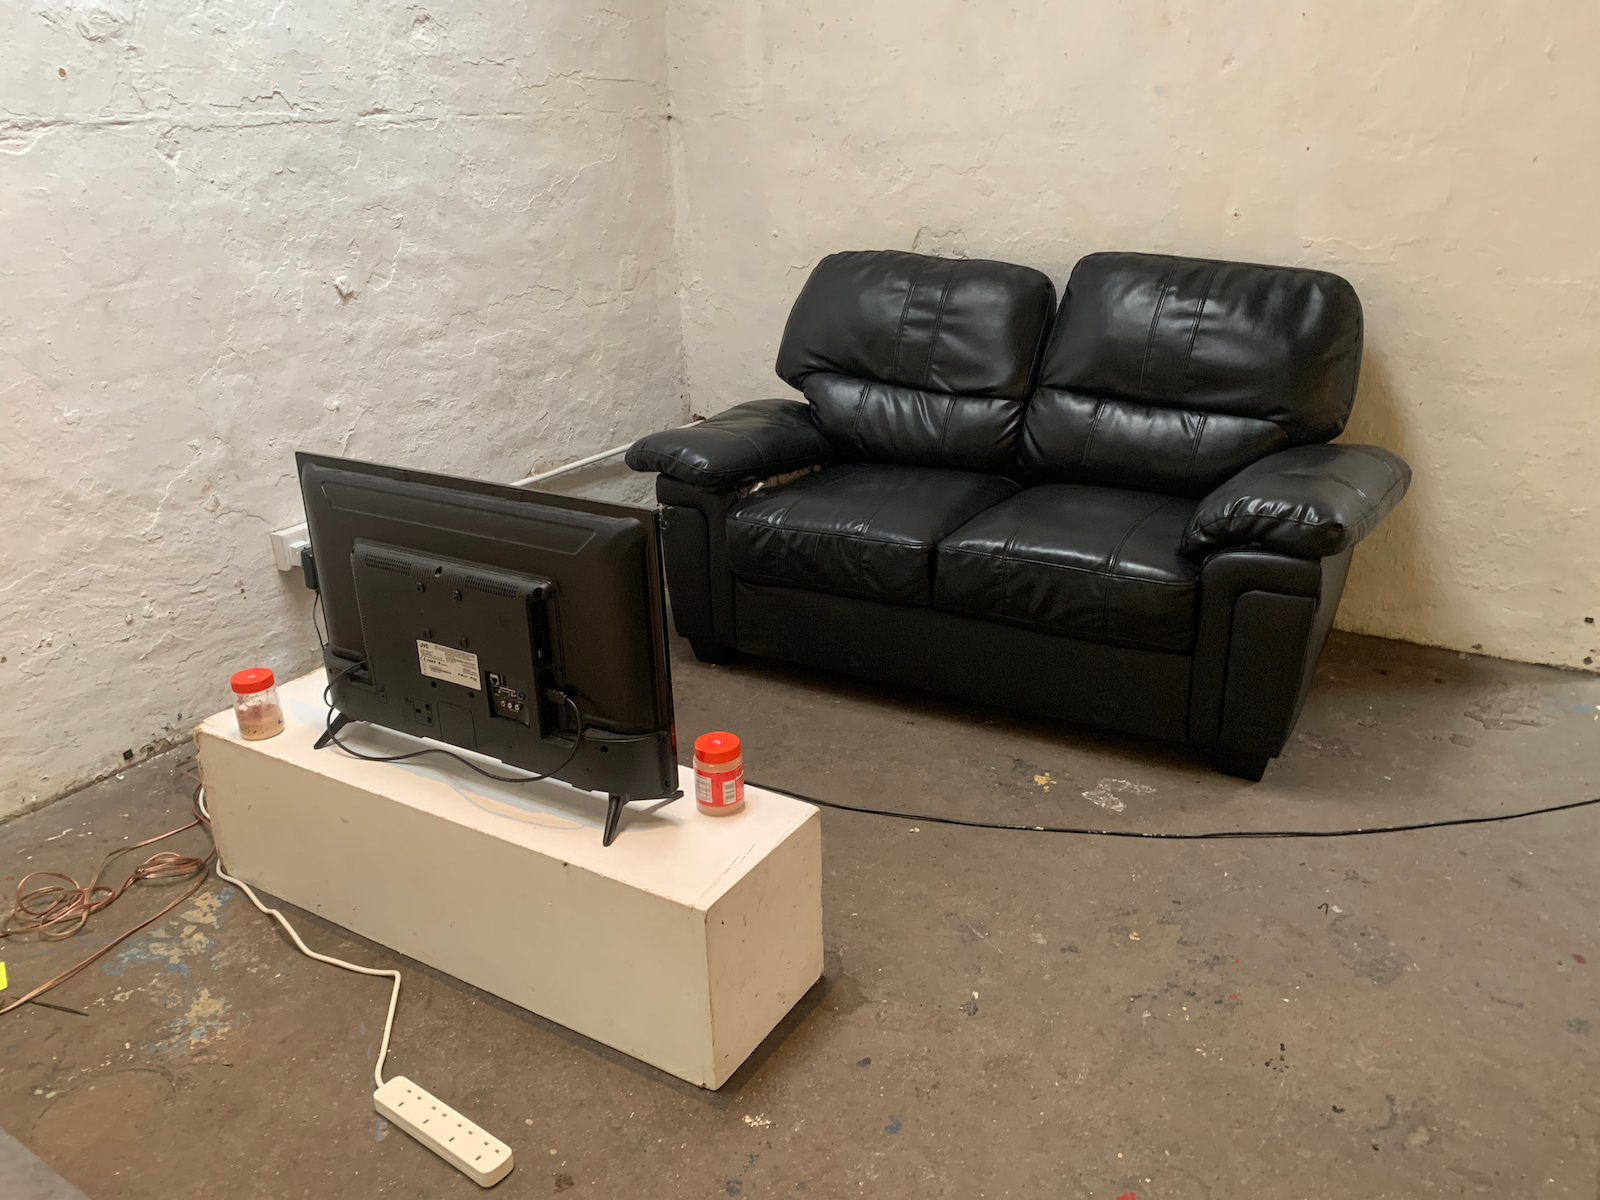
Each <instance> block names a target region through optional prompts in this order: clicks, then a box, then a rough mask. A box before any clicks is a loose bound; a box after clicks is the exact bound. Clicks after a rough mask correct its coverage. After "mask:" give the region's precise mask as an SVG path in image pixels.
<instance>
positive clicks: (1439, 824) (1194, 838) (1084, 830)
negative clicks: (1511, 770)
mask: <svg viewBox="0 0 1600 1200" xmlns="http://www.w3.org/2000/svg"><path fill="white" fill-rule="evenodd" d="M748 782H749V784H750V786H751V787H757V788H763V789H765V790H766V791H769V792H777V793H778V794H779V795H780V796H788V797H789V798H790V799H792V800H804V801H805V802H806V803H807V804H815V805H817V806H818V807H819V808H836V809H838V810H840V811H841V812H853V813H864V814H866V815H867V816H872V817H897V818H899V819H900V820H902V821H921V822H925V823H927V824H930V825H960V826H962V827H964V828H966V829H1009V830H1015V831H1017V832H1019V833H1075V834H1078V835H1080V836H1082V837H1111V838H1146V839H1149V840H1152V841H1167V842H1207V841H1218V840H1243V839H1246V838H1335V837H1363V836H1365V835H1367V834H1373V833H1410V832H1412V831H1414V830H1418V829H1449V828H1451V827H1452V826H1456V825H1491V824H1494V823H1495V822H1497V821H1517V820H1521V819H1522V818H1523V817H1537V816H1542V815H1544V814H1545V813H1556V812H1566V811H1568V810H1569V809H1574V808H1587V807H1588V806H1589V805H1591V804H1600V796H1596V797H1595V798H1594V799H1592V800H1571V801H1568V802H1567V803H1565V804H1551V805H1549V806H1547V807H1545V808H1528V809H1523V810H1521V811H1520V812H1509V813H1494V814H1493V815H1491V816H1487V817H1450V818H1448V819H1447V820H1443V821H1416V822H1413V823H1411V824H1408V825H1373V826H1370V827H1368V828H1365V829H1224V830H1217V831H1215V832H1211V833H1163V832H1156V833H1146V832H1144V831H1142V830H1138V829H1090V828H1088V827H1085V826H1077V825H1014V824H1008V823H1007V822H1004V821H968V820H965V819H963V818H961V817H935V816H929V815H928V814H926V813H909V812H896V811H894V810H893V809H888V808H866V807H864V806H861V805H855V804H840V803H839V802H838V801H836V800H819V799H818V798H817V797H815V796H808V795H806V794H805V793H804V792H795V791H790V790H789V789H788V788H781V787H775V786H773V785H772V784H770V783H757V782H756V781H755V780H754V779H752V780H749V781H748Z"/></svg>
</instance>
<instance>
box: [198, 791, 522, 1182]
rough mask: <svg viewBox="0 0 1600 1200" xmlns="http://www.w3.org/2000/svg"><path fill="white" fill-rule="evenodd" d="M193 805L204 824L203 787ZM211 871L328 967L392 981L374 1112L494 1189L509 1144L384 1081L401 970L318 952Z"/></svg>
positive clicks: (406, 1086) (407, 1086)
mask: <svg viewBox="0 0 1600 1200" xmlns="http://www.w3.org/2000/svg"><path fill="white" fill-rule="evenodd" d="M195 804H196V806H197V807H198V808H199V810H200V813H201V815H202V816H203V817H204V818H205V820H206V821H207V823H209V822H210V820H211V810H210V809H208V808H207V807H206V789H205V787H204V785H202V786H201V788H200V791H199V793H198V794H197V795H196V797H195ZM216 872H217V877H218V878H220V879H225V880H227V881H228V882H229V883H231V884H233V885H234V886H235V887H238V888H240V889H242V890H243V892H244V894H245V895H246V896H248V897H249V898H250V903H251V904H254V905H255V906H256V907H257V908H259V909H260V910H261V911H262V912H263V913H265V914H266V915H267V916H269V917H271V918H272V919H273V920H274V921H276V922H277V923H278V924H279V925H281V926H283V931H284V932H285V933H287V934H288V935H289V938H290V940H292V941H293V942H294V944H295V945H296V946H298V947H299V948H300V952H301V953H302V954H304V955H305V956H306V957H307V958H314V959H316V960H317V961H318V962H324V963H328V964H329V965H330V966H335V967H343V968H344V969H345V970H346V971H354V972H355V973H356V974H358V975H382V976H384V977H386V978H389V979H393V980H394V989H393V990H392V991H391V992H390V993H389V1015H388V1016H387V1017H386V1018H384V1022H383V1037H382V1038H381V1039H380V1040H379V1042H378V1061H377V1062H375V1063H374V1064H373V1066H372V1082H373V1084H374V1086H375V1088H376V1090H375V1091H374V1092H373V1093H372V1106H373V1107H374V1108H376V1109H377V1110H378V1114H379V1115H380V1116H382V1117H384V1118H385V1119H386V1120H388V1121H390V1122H391V1123H393V1124H395V1125H398V1126H400V1128H401V1129H404V1130H405V1131H406V1132H407V1133H409V1134H410V1135H411V1136H412V1137H414V1138H416V1139H417V1141H419V1142H421V1143H422V1144H423V1145H424V1146H426V1147H427V1148H428V1149H429V1150H432V1151H433V1152H434V1153H435V1154H437V1155H438V1156H439V1157H440V1158H442V1159H444V1160H445V1162H447V1163H450V1164H451V1165H452V1166H454V1167H457V1168H458V1169H460V1171H461V1172H462V1173H463V1174H465V1175H467V1176H468V1177H469V1178H471V1179H472V1181H473V1182H474V1183H476V1184H477V1185H478V1186H479V1187H493V1186H494V1185H495V1184H497V1183H499V1182H500V1181H501V1180H502V1179H504V1178H505V1177H506V1176H507V1175H508V1174H509V1173H510V1171H511V1168H512V1166H513V1165H514V1164H513V1162H512V1158H511V1147H510V1146H508V1145H506V1144H505V1143H504V1142H502V1141H501V1140H500V1139H499V1138H497V1137H495V1136H494V1135H492V1134H490V1133H487V1132H485V1131H484V1130H483V1129H482V1128H480V1127H479V1126H478V1125H476V1124H474V1123H473V1122H471V1121H469V1120H467V1118H466V1117H464V1116H462V1115H461V1114H460V1113H458V1112H457V1111H456V1110H455V1109H453V1108H451V1107H450V1106H449V1105H448V1104H446V1103H444V1101H442V1100H440V1099H439V1098H438V1097H436V1096H433V1095H430V1094H429V1093H427V1092H425V1091H423V1090H422V1089H421V1088H419V1087H418V1086H417V1085H416V1084H414V1083H412V1082H411V1080H409V1079H407V1078H406V1077H405V1076H404V1075H396V1076H394V1078H392V1079H389V1080H385V1079H384V1077H383V1063H384V1060H385V1059H386V1058H388V1057H389V1035H390V1034H391V1033H393V1032H394V1010H395V1009H396V1007H398V1006H399V1004H400V972H399V971H394V970H389V969H385V968H380V967H360V966H357V965H356V964H355V963H350V962H345V961H344V959H342V958H334V957H332V956H331V955H327V954H318V953H317V952H316V951H315V950H313V949H312V948H311V947H310V946H308V945H306V944H305V942H303V941H301V940H300V935H299V934H298V933H296V932H295V928H294V926H293V925H291V924H289V921H288V918H286V917H285V916H284V915H283V914H282V913H281V912H279V911H278V910H277V909H275V908H268V907H267V906H266V905H265V904H263V903H261V897H260V896H258V895H256V893H255V889H253V888H252V887H251V886H250V885H249V884H248V883H246V882H245V881H244V880H242V879H238V878H235V877H234V876H232V875H230V874H228V872H227V871H226V870H224V869H223V866H222V860H221V859H220V858H219V859H218V860H217V865H216Z"/></svg>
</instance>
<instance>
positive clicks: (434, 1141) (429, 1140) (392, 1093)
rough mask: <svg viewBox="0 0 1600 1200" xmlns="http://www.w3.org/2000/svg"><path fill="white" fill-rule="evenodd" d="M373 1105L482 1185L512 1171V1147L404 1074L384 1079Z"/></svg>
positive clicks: (491, 1183) (497, 1179) (391, 1120)
mask: <svg viewBox="0 0 1600 1200" xmlns="http://www.w3.org/2000/svg"><path fill="white" fill-rule="evenodd" d="M372 1106H373V1107H374V1108H376V1109H377V1110H378V1112H379V1114H380V1115H382V1116H383V1117H385V1118H386V1119H387V1120H389V1121H390V1122H392V1123H393V1124H395V1125H398V1126H400V1128H401V1129H404V1130H405V1131H406V1132H407V1133H409V1134H410V1135H411V1136H412V1137H414V1138H416V1139H417V1141H419V1142H421V1143H422V1144H423V1145H424V1146H426V1147H427V1148H428V1149H429V1150H432V1151H433V1152H434V1153H435V1154H437V1155H438V1156H439V1157H440V1158H442V1159H444V1160H445V1161H446V1162H448V1163H452V1164H453V1165H455V1166H457V1167H459V1168H460V1169H461V1171H462V1172H463V1173H465V1174H466V1175H467V1176H469V1177H470V1178H471V1179H472V1180H473V1182H474V1183H476V1184H477V1185H478V1186H479V1187H493V1186H494V1185H495V1184H497V1183H499V1182H500V1181H501V1180H502V1179H504V1178H505V1177H506V1175H507V1173H508V1172H510V1170H511V1166H512V1161H511V1147H510V1146H508V1145H506V1144H505V1143H504V1142H502V1141H501V1140H500V1139H499V1138H497V1137H494V1136H493V1135H491V1134H488V1133H485V1132H484V1131H483V1130H482V1129H480V1128H479V1127H478V1126H477V1125H474V1124H473V1123H472V1122H471V1121H469V1120H467V1118H466V1117H463V1116H462V1115H461V1114H460V1113H458V1112H457V1111H456V1110H455V1109H453V1108H451V1107H450V1106H449V1105H448V1104H446V1103H445V1102H444V1101H442V1100H439V1099H437V1098H436V1097H434V1096H431V1095H429V1094H428V1093H427V1092H425V1091H423V1090H422V1089H421V1088H419V1087H418V1086H417V1085H416V1084H414V1083H412V1082H411V1080H409V1079H407V1078H406V1077H405V1076H404V1075H395V1076H393V1077H391V1078H389V1079H386V1080H384V1082H383V1086H382V1087H380V1088H379V1089H378V1090H377V1091H375V1092H373V1093H372Z"/></svg>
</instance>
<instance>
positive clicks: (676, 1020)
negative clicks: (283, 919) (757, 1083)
mask: <svg viewBox="0 0 1600 1200" xmlns="http://www.w3.org/2000/svg"><path fill="white" fill-rule="evenodd" d="M323 678H324V677H323V674H322V672H320V671H319V672H316V673H315V674H314V675H308V676H306V677H304V678H302V679H298V680H295V681H294V682H293V683H290V684H287V685H285V686H284V687H282V688H281V689H280V693H279V694H280V697H281V698H282V700H283V704H284V721H285V726H286V727H285V729H284V732H283V733H281V734H279V735H278V736H277V737H274V738H269V739H267V740H265V741H260V742H246V741H244V740H242V739H241V738H240V737H239V731H238V728H237V726H236V724H235V723H234V719H233V714H232V712H231V711H229V712H223V713H219V714H217V715H216V716H214V717H212V718H211V719H210V720H208V721H206V722H205V723H204V724H202V725H201V726H200V727H199V728H198V729H196V730H195V741H196V743H197V744H198V746H199V751H200V764H201V767H202V769H203V771H204V775H205V782H206V798H207V802H208V804H209V806H210V809H211V813H212V817H213V820H214V822H215V832H216V838H217V847H218V849H219V851H220V852H221V855H222V860H223V862H224V863H225V864H226V865H227V868H228V870H229V872H230V873H232V874H235V875H238V876H239V877H240V878H242V879H244V880H246V881H247V882H249V883H251V884H256V885H259V886H260V887H262V888H264V889H265V890H267V891H269V892H271V893H273V894H274V895H276V896H280V897H282V898H283V899H285V900H287V901H289V902H290V903H291V904H295V905H298V906H299V907H301V908H304V909H308V910H310V911H311V912H314V913H317V914H318V915H319V916H322V917H324V918H326V919H327V920H329V921H333V922H335V923H336V924H339V925H342V926H344V927H345V928H347V929H350V930H353V931H354V932H356V933H359V934H361V935H362V936H364V937H367V938H370V939H372V940H373V941H375V942H379V943H382V944H383V945H385V946H389V947H392V948H393V949H395V950H397V951H399V952H400V953H402V954H406V955H409V956H411V957H412V958H415V959H418V960H419V961H421V962H425V963H427V964H428V965H430V966H432V967H435V968H437V969H439V970H441V971H445V972H447V973H448V974H451V975H454V976H456V977H457V978H458V979H462V980H465V981H466V982H468V983H470V984H473V985H474V986H476V987H480V988H483V989H484V990H485V991H488V992H493V993H494V994H495V995H497V996H500V997H503V998H504V999H506V1000H509V1001H511V1002H512V1003H513V1004H518V1005H521V1006H522V1007H523V1008H526V1009H529V1010H531V1011H533V1012H536V1013H538V1014H540V1015H541V1016H544V1017H548V1018H549V1019H550V1020H552V1021H556V1022H559V1023H560V1024H562V1025H565V1026H567V1027H568V1028H569V1029H574V1030H576V1031H577V1032H579V1033H582V1034H585V1035H586V1036H588V1037H591V1038H594V1039H595V1040H596V1041H599V1042H603V1043H605V1044H606V1045H608V1046H611V1047H614V1048H615V1049H617V1050H621V1051H623V1052H624V1053H626V1054H630V1055H632V1056H634V1057H635V1058H639V1059H642V1060H643V1061H645V1062H647V1063H650V1064H652V1065H653V1066H656V1067H659V1068H661V1069H662V1070H663V1071H668V1072H671V1073H672V1074H673V1075H676V1076H678V1077H679V1078H682V1079H687V1080H688V1081H690V1082H691V1083H695V1084H699V1085H700V1086H702V1087H708V1088H715V1087H720V1086H721V1085H722V1084H723V1083H724V1082H726V1081H727V1079H728V1078H729V1076H731V1075H732V1074H733V1072H734V1071H735V1070H737V1069H738V1067H739V1064H740V1063H742V1062H743V1061H744V1060H745V1058H746V1057H748V1055H749V1054H750V1052H751V1051H752V1050H754V1049H755V1048H756V1046H757V1045H758V1044H759V1043H760V1042H761V1039H762V1038H764V1037H765V1036H766V1035H767V1034H768V1033H769V1032H771V1031H772V1029H773V1027H774V1026H776V1025H777V1023H778V1022H779V1020H781V1019H782V1017H783V1016H784V1014H785V1013H787V1012H788V1011H789V1009H790V1008H791V1007H792V1006H793V1005H794V1003H795V1001H797V1000H798V999H799V998H800V997H801V996H802V995H803V994H804V993H805V991H806V990H807V989H808V988H809V987H810V986H811V985H812V984H813V983H815V982H816V981H817V979H818V977H819V976H820V975H821V973H822V855H821V832H820V829H821V827H820V823H819V821H818V817H817V810H816V809H815V808H813V807H812V806H811V805H808V804H802V803H799V802H798V801H794V800H790V799H788V798H787V797H785V796H778V795H774V794H772V793H770V792H763V791H760V790H759V789H756V788H750V789H749V790H748V791H747V793H746V795H747V803H746V806H745V810H744V811H743V812H741V813H737V814H734V815H732V816H727V817H706V816H702V815H701V814H700V813H699V812H697V811H696V810H695V806H694V799H693V797H694V787H693V780H692V775H691V773H690V771H689V770H688V768H683V778H682V784H681V786H682V787H683V788H684V791H685V798H684V799H681V800H676V801H671V802H666V803H663V802H661V801H655V802H650V803H640V804H633V805H630V806H629V810H628V811H627V812H626V813H625V814H624V816H623V823H622V830H621V832H620V834H619V835H618V837H617V840H616V842H615V843H613V844H612V845H611V846H608V847H606V846H601V844H600V832H601V825H602V824H603V821H604V816H605V799H604V797H602V796H596V795H592V794H590V793H587V792H579V791H576V790H575V789H573V788H569V787H567V786H566V785H565V784H560V783H555V782H541V783H534V784H526V785H507V784H498V783H494V782H492V781H490V780H487V779H483V778H482V777H480V776H478V775H476V774H474V773H473V772H471V771H469V770H467V769H466V768H465V767H463V766H461V765H460V764H458V763H455V762H453V761H451V760H450V759H447V758H444V757H443V756H442V755H428V756H427V757H425V758H422V759H416V760H412V761H411V762H408V763H393V764H391V763H370V762H362V761H359V760H357V759H353V758H350V757H348V756H347V755H345V754H344V753H342V752H341V751H339V750H337V749H333V748H329V749H325V750H313V749H312V748H311V747H312V742H313V741H315V740H316V737H317V735H318V734H320V733H321V732H322V725H323V716H322V714H323V711H324V710H323V709H322V707H321V703H320V701H321V691H322V684H323ZM340 739H341V740H342V741H345V742H347V743H348V744H349V745H350V746H351V747H352V748H354V749H358V750H361V751H362V752H364V753H369V754H394V753H400V752H403V751H405V750H410V749H416V748H417V747H419V746H421V745H425V744H430V743H423V742H420V741H417V740H415V739H412V738H408V737H404V736H402V735H399V734H395V733H392V732H389V731H387V730H381V729H377V728H374V727H370V726H360V725H352V726H349V727H347V729H346V730H345V731H344V732H343V733H341V734H340ZM477 761H479V762H480V763H482V765H484V766H486V767H488V768H489V769H491V770H500V771H502V772H505V773H508V774H510V773H514V772H511V771H507V769H506V768H505V767H503V766H502V765H501V764H498V763H494V762H493V761H492V760H488V759H477ZM313 948H316V947H315V945H314V943H313ZM404 1005H405V1001H404V998H403V997H402V1000H401V1015H400V1018H399V1022H398V1026H397V1033H396V1037H397V1039H398V1040H399V1041H400V1042H402V1043H403V1041H404V1038H405V1032H404V1030H405V1018H404V1012H405V1009H404Z"/></svg>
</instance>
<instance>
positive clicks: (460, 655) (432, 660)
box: [417, 638, 478, 689]
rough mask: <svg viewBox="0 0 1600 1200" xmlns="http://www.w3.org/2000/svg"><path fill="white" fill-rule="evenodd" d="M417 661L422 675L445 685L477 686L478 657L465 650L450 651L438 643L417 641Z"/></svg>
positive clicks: (474, 687)
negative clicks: (439, 680) (438, 680)
mask: <svg viewBox="0 0 1600 1200" xmlns="http://www.w3.org/2000/svg"><path fill="white" fill-rule="evenodd" d="M417 661H418V663H420V664H421V666H422V673H423V674H424V675H427V676H429V677H430V678H432V679H442V680H444V681H445V682H446V683H459V684H460V685H461V686H462V687H468V688H473V689H476V688H477V686H478V656H477V655H476V654H469V653H467V652H466V651H465V650H452V649H451V648H450V647H449V646H441V645H439V643H438V642H425V641H423V640H422V639H421V638H418V639H417Z"/></svg>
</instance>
